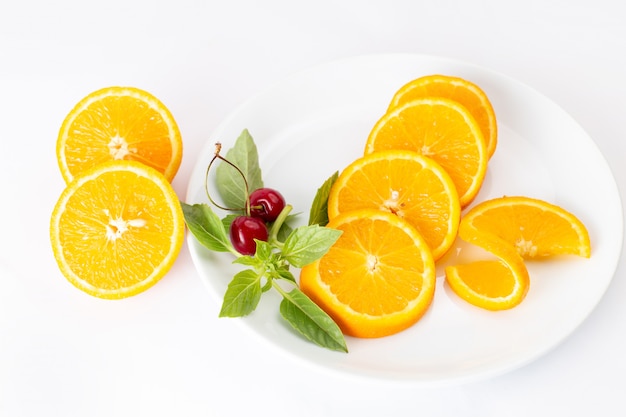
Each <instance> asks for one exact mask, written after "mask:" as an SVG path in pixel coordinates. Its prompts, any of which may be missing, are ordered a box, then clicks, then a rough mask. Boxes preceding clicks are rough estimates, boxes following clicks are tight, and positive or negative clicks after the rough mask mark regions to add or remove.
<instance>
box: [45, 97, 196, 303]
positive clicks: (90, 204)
mask: <svg viewBox="0 0 626 417" xmlns="http://www.w3.org/2000/svg"><path fill="white" fill-rule="evenodd" d="M181 157H182V140H181V136H180V132H179V130H178V127H177V125H176V122H175V121H174V118H173V117H172V115H171V113H170V112H169V110H168V109H167V108H166V107H165V106H164V105H163V103H161V102H160V101H159V100H158V99H157V98H156V97H154V96H153V95H151V94H149V93H148V92H146V91H143V90H140V89H137V88H131V87H109V88H104V89H101V90H98V91H95V92H93V93H91V94H89V95H88V96H86V97H85V98H84V99H83V100H81V101H80V102H79V103H78V104H77V105H76V106H75V107H74V109H73V110H72V111H71V112H70V113H69V114H68V116H67V117H66V119H65V121H64V122H63V125H62V127H61V129H60V132H59V136H58V140H57V160H58V163H59V168H60V170H61V174H62V175H63V178H64V179H65V181H66V182H67V187H66V188H65V190H64V191H63V192H62V194H61V196H60V198H59V200H58V201H57V203H56V205H55V207H54V210H53V212H52V217H51V220H50V241H51V245H52V250H53V253H54V256H55V259H56V261H57V264H58V266H59V269H60V270H61V272H62V273H63V275H64V276H65V277H66V278H67V279H68V280H69V281H70V282H71V283H72V284H74V285H75V286H76V287H78V288H79V289H81V290H83V291H85V292H86V293H88V294H91V295H93V296H96V297H100V298H109V299H111V298H124V297H129V296H131V295H134V294H138V293H140V292H142V291H144V290H146V289H147V288H149V287H151V286H152V285H154V284H155V283H156V282H157V281H159V280H160V279H161V278H162V277H163V276H164V275H165V274H166V272H167V271H168V270H169V269H170V268H171V266H172V265H173V263H174V260H175V259H176V257H177V255H178V253H179V251H180V249H181V247H182V243H183V238H184V230H185V223H184V218H183V213H182V209H181V207H180V203H179V200H178V198H177V196H176V193H175V192H174V190H173V188H172V186H171V184H170V181H171V180H172V179H173V178H174V176H175V174H176V172H177V170H178V167H179V165H180V161H181Z"/></svg>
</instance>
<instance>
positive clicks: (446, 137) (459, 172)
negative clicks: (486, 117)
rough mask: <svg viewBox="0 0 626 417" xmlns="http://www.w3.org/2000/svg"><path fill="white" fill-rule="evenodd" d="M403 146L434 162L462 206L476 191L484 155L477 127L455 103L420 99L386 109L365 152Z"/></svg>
mask: <svg viewBox="0 0 626 417" xmlns="http://www.w3.org/2000/svg"><path fill="white" fill-rule="evenodd" d="M389 149H404V150H410V151H414V152H418V153H420V154H422V155H425V156H428V157H430V158H432V159H434V160H435V161H436V162H438V163H439V164H440V165H441V166H442V167H443V168H444V169H445V170H446V171H447V172H448V174H449V175H450V177H451V178H452V181H453V182H454V185H455V186H456V189H457V192H458V195H459V201H460V203H461V206H462V207H465V206H466V205H468V204H469V203H470V202H471V201H472V200H473V199H474V197H475V196H476V194H478V191H479V190H480V187H481V185H482V182H483V179H484V177H485V173H486V172H487V162H488V155H487V149H486V147H485V140H484V138H483V134H482V132H481V130H480V127H479V126H478V124H477V123H476V120H474V118H473V117H472V115H471V114H470V113H469V112H468V110H467V109H466V108H465V107H463V106H462V105H460V104H459V103H457V102H455V101H453V100H450V99H446V98H439V97H430V98H420V99H416V100H412V101H409V102H407V103H405V104H403V105H400V106H397V107H395V108H393V109H392V110H390V111H389V112H387V113H386V114H385V115H384V116H383V117H382V118H381V119H380V120H378V122H377V123H376V124H375V125H374V128H373V129H372V131H371V132H370V135H369V137H368V139H367V144H366V146H365V154H370V153H373V152H378V151H383V150H389Z"/></svg>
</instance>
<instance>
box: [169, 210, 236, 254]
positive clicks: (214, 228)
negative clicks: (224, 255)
mask: <svg viewBox="0 0 626 417" xmlns="http://www.w3.org/2000/svg"><path fill="white" fill-rule="evenodd" d="M180 204H181V207H182V209H183V215H184V216H185V223H186V224H187V227H188V228H189V231H191V233H192V234H193V235H194V237H195V238H196V239H197V240H198V242H200V244H201V245H202V246H204V247H206V248H207V249H210V250H213V251H217V252H228V251H231V250H232V246H231V243H230V239H229V238H228V235H227V234H226V231H225V230H224V226H223V224H222V221H221V220H220V218H219V217H218V215H217V214H215V212H214V211H213V210H211V207H209V206H208V205H207V204H194V205H190V204H187V203H183V202H181V203H180Z"/></svg>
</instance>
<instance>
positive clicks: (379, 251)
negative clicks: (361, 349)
mask: <svg viewBox="0 0 626 417" xmlns="http://www.w3.org/2000/svg"><path fill="white" fill-rule="evenodd" d="M328 227H331V228H336V229H339V230H341V231H343V233H342V235H341V237H340V238H339V240H337V242H335V244H334V245H333V246H332V247H331V249H330V250H329V251H328V252H327V253H326V254H325V255H324V256H323V257H322V258H321V259H319V260H317V261H315V262H313V263H311V264H309V265H307V266H305V267H304V268H302V271H301V275H300V288H301V289H302V291H303V292H304V293H305V294H307V295H308V296H309V297H310V298H311V299H312V300H313V301H314V302H315V303H317V304H318V305H319V306H320V307H321V308H322V309H323V310H325V311H326V312H327V313H328V314H329V315H330V316H331V317H332V318H333V319H334V320H335V322H336V323H337V324H338V326H339V327H340V328H341V330H342V331H343V332H344V334H346V335H350V336H355V337H363V338H372V337H382V336H387V335H391V334H394V333H397V332H399V331H401V330H404V329H406V328H408V327H409V326H411V325H413V324H414V323H415V322H417V321H418V320H419V319H420V317H421V316H422V315H423V314H424V313H425V312H426V310H427V309H428V307H429V306H430V303H431V301H432V299H433V296H434V291H435V264H434V261H433V259H432V256H431V253H430V249H429V248H428V245H427V244H426V242H425V241H424V239H423V238H422V237H421V235H420V234H419V232H417V230H415V228H414V227H412V226H411V225H410V224H409V223H408V222H406V221H405V220H403V219H401V218H400V217H398V216H395V215H393V214H391V213H388V212H384V211H379V210H372V209H364V210H356V211H351V212H348V213H344V214H341V215H339V216H337V217H335V218H334V219H332V220H330V222H329V223H328Z"/></svg>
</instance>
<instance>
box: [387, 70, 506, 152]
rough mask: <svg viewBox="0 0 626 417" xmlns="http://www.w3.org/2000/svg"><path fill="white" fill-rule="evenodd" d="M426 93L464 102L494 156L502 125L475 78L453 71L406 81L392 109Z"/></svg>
mask: <svg viewBox="0 0 626 417" xmlns="http://www.w3.org/2000/svg"><path fill="white" fill-rule="evenodd" d="M422 97H444V98H449V99H451V100H454V101H456V102H458V103H460V104H462V105H463V106H464V107H465V108H466V109H467V110H468V111H469V112H470V113H471V114H472V116H474V119H476V122H477V123H478V125H479V126H480V130H481V131H482V133H483V136H484V138H485V144H486V147H487V155H488V156H489V157H491V156H492V155H493V153H494V152H495V150H496V145H497V142H498V125H497V123H496V115H495V112H494V110H493V106H492V105H491V102H490V101H489V97H488V96H487V94H485V92H484V91H483V90H482V89H481V88H480V87H478V85H476V84H474V83H473V82H471V81H468V80H466V79H463V78H460V77H452V76H449V75H441V74H434V75H427V76H424V77H420V78H417V79H415V80H412V81H410V82H408V83H406V84H405V85H403V86H402V87H401V88H400V89H399V90H398V91H397V92H396V94H395V95H394V96H393V98H392V100H391V104H390V105H389V109H390V110H391V109H393V108H394V107H397V106H399V105H402V104H404V103H407V102H409V101H411V100H414V99H416V98H422Z"/></svg>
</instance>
